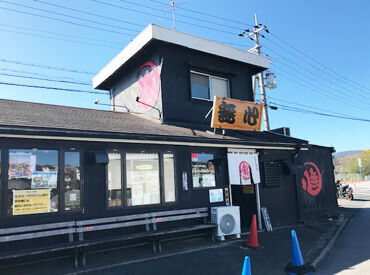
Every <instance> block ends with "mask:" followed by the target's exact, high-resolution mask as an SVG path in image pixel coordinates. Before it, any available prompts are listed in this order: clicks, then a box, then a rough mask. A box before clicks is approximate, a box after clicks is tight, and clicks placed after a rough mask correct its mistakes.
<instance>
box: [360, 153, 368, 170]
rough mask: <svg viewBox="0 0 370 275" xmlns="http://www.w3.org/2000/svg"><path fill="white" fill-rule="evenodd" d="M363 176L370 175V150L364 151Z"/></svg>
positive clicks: (362, 156)
mask: <svg viewBox="0 0 370 275" xmlns="http://www.w3.org/2000/svg"><path fill="white" fill-rule="evenodd" d="M360 158H361V164H362V172H361V173H362V175H365V176H368V175H370V149H368V150H364V151H362V153H361V155H360Z"/></svg>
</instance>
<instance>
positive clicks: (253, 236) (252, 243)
mask: <svg viewBox="0 0 370 275" xmlns="http://www.w3.org/2000/svg"><path fill="white" fill-rule="evenodd" d="M247 246H249V247H252V248H258V247H260V244H259V243H258V237H257V219H256V215H253V217H252V224H251V230H250V232H249V237H248V241H247Z"/></svg>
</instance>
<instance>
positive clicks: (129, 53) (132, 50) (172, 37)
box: [93, 24, 271, 89]
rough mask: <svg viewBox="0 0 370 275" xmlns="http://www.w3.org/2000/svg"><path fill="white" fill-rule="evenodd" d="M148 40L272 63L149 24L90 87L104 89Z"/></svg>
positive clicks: (260, 64) (259, 64)
mask: <svg viewBox="0 0 370 275" xmlns="http://www.w3.org/2000/svg"><path fill="white" fill-rule="evenodd" d="M151 40H158V41H162V42H166V43H172V44H175V45H178V46H182V47H186V48H189V49H192V50H196V51H200V52H204V53H208V54H211V55H216V56H220V57H223V58H227V59H231V60H235V61H238V62H242V63H246V64H250V65H254V66H257V67H260V68H262V70H264V69H268V68H269V67H270V63H271V60H270V59H269V58H267V57H264V56H261V55H257V54H254V53H250V52H248V51H245V50H241V49H238V48H235V47H232V46H229V45H226V44H222V43H220V42H216V41H213V40H209V39H204V38H201V37H198V36H195V35H192V34H187V33H183V32H179V31H177V30H171V29H168V28H165V27H162V26H158V25H155V24H149V25H148V26H147V27H146V28H145V29H144V30H143V31H142V32H141V33H140V34H139V35H138V36H136V37H135V38H134V39H133V40H132V41H131V42H130V43H129V44H128V45H127V46H126V47H125V48H124V49H123V50H121V52H120V53H118V55H116V56H115V57H114V58H113V59H112V60H111V61H110V62H109V63H108V64H107V65H106V66H104V68H103V69H101V70H100V71H99V73H98V74H97V75H96V76H94V78H93V88H94V89H104V85H103V83H104V82H105V81H106V80H107V79H108V78H109V77H110V76H112V75H113V74H114V73H115V72H116V71H117V70H118V69H119V68H120V67H122V66H123V65H124V64H125V63H126V62H127V61H128V60H130V59H131V58H132V57H133V56H134V55H135V54H136V53H137V52H139V51H140V50H141V49H142V48H143V47H144V46H146V45H147V44H148V43H149V42H150V41H151Z"/></svg>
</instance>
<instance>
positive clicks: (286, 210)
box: [0, 25, 337, 232]
mask: <svg viewBox="0 0 370 275" xmlns="http://www.w3.org/2000/svg"><path fill="white" fill-rule="evenodd" d="M269 62H270V61H269V60H268V59H267V58H265V57H262V56H257V55H255V54H252V53H248V52H246V51H243V50H239V49H236V48H232V47H230V46H226V45H223V44H220V43H217V42H213V41H209V40H205V39H202V38H199V37H195V36H192V35H188V34H184V33H181V32H178V31H174V30H170V29H166V28H163V27H159V26H156V25H149V26H148V27H147V28H146V29H144V30H143V31H142V32H141V33H140V34H139V35H138V36H137V37H136V38H135V39H134V40H133V41H132V42H130V43H129V44H128V45H127V46H126V47H125V48H124V49H123V50H122V51H121V52H120V53H119V54H118V55H117V56H116V57H115V58H113V60H111V61H110V62H109V63H108V64H107V65H106V66H105V67H104V68H103V69H102V70H101V71H100V72H99V73H98V74H97V75H96V76H95V77H94V79H93V86H94V88H95V89H101V90H107V91H110V103H111V110H110V111H100V110H93V109H83V108H73V107H65V106H56V105H48V104H37V103H28V102H20V101H12V100H0V154H1V158H0V160H1V189H0V192H1V217H0V228H10V227H15V226H26V225H34V224H39V223H54V222H63V221H70V220H76V221H78V220H86V219H95V218H103V217H114V216H123V215H131V214H142V213H148V212H153V211H156V212H158V211H168V210H175V209H176V210H180V209H190V208H199V207H208V208H211V207H217V206H227V205H236V206H239V207H240V223H241V229H242V231H243V232H246V231H248V230H249V226H250V221H251V216H252V215H253V214H256V213H257V212H258V211H257V206H262V207H265V208H267V209H268V212H269V216H270V219H271V223H272V225H273V226H279V225H288V224H295V223H297V222H299V221H302V220H306V219H317V218H322V217H330V216H332V215H334V214H335V213H336V208H337V202H336V197H335V190H334V188H335V187H334V174H333V164H332V157H331V153H332V151H333V148H327V147H321V146H315V145H311V144H309V142H308V141H306V140H303V139H297V138H293V137H290V136H285V135H281V134H277V133H274V132H266V131H263V132H261V131H259V130H255V131H243V130H231V129H213V128H211V117H212V116H211V115H208V116H207V114H209V113H210V111H212V110H211V109H212V107H213V100H214V97H215V96H217V97H219V98H224V99H225V100H226V98H229V99H232V100H239V101H248V102H253V101H254V97H253V91H252V76H253V75H255V74H257V73H259V72H261V71H264V70H266V69H268V68H269ZM225 102H229V101H225ZM225 104H226V103H225ZM213 111H214V112H215V110H213ZM260 114H261V112H259V117H258V118H256V119H260ZM214 117H216V118H217V113H216V114H214ZM224 118H225V117H224ZM252 119H253V117H252ZM229 122H231V121H230V120H229ZM243 161H245V162H247V166H243V165H241V163H242V162H243ZM30 198H32V199H30ZM25 201H28V203H25ZM179 223H180V222H179Z"/></svg>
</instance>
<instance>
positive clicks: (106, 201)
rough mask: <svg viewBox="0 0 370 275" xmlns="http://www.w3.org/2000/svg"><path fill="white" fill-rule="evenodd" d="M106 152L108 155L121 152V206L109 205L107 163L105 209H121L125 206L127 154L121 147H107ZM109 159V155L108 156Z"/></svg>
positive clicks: (106, 167)
mask: <svg viewBox="0 0 370 275" xmlns="http://www.w3.org/2000/svg"><path fill="white" fill-rule="evenodd" d="M105 152H106V153H107V155H108V154H109V153H119V154H120V155H121V165H120V168H121V206H109V204H108V164H106V165H105V209H106V210H114V209H121V208H123V207H124V203H125V201H124V194H123V193H124V190H125V189H126V186H124V176H123V173H124V169H123V162H124V161H126V154H125V152H123V151H122V150H119V149H106V150H105ZM108 159H109V157H108Z"/></svg>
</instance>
